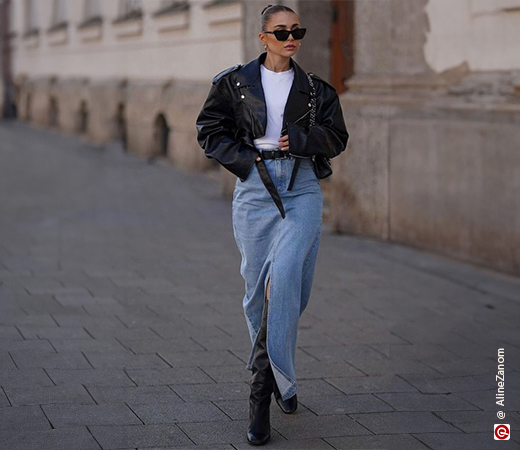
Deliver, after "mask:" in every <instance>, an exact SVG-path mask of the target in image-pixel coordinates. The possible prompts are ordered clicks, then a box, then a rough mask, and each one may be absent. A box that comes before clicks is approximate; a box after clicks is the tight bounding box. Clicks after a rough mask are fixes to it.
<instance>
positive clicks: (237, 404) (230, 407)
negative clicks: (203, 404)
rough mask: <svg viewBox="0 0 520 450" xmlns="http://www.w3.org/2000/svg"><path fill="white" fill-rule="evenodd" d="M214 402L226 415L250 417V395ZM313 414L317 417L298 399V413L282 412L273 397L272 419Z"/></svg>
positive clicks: (236, 417)
mask: <svg viewBox="0 0 520 450" xmlns="http://www.w3.org/2000/svg"><path fill="white" fill-rule="evenodd" d="M213 403H214V404H215V405H216V406H217V407H218V408H219V409H220V410H221V411H223V412H224V413H225V414H226V416H228V417H230V418H231V419H232V420H246V419H248V418H249V397H248V396H245V397H244V398H242V399H240V400H216V401H213ZM309 414H310V415H311V416H313V417H315V414H314V413H313V412H312V411H311V410H309V409H308V408H307V407H305V405H303V404H302V403H300V402H299V401H298V409H297V412H296V413H293V414H291V415H290V416H288V415H286V414H285V413H283V412H282V410H281V409H280V407H279V406H278V404H277V403H276V400H275V398H274V396H272V398H271V407H270V415H271V420H274V419H275V418H276V420H278V421H280V420H282V421H283V420H284V419H288V420H293V419H291V418H290V417H302V416H304V415H309Z"/></svg>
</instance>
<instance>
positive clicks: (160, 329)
mask: <svg viewBox="0 0 520 450" xmlns="http://www.w3.org/2000/svg"><path fill="white" fill-rule="evenodd" d="M150 328H151V329H152V330H154V331H155V332H156V333H157V334H158V335H159V336H161V337H163V338H164V339H174V338H179V337H181V338H182V337H184V338H185V337H203V338H207V337H215V336H220V337H223V338H225V337H228V336H229V334H227V333H229V331H228V330H226V332H224V331H223V330H222V329H221V328H218V327H217V326H215V325H208V326H204V327H197V326H194V325H192V324H190V323H187V322H185V321H184V323H182V324H179V323H178V322H175V323H171V322H170V321H169V323H165V324H162V323H157V321H155V323H151V324H150ZM246 337H247V335H246Z"/></svg>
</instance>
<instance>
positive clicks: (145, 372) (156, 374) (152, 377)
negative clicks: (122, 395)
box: [126, 367, 215, 386]
mask: <svg viewBox="0 0 520 450" xmlns="http://www.w3.org/2000/svg"><path fill="white" fill-rule="evenodd" d="M126 373H127V374H128V376H129V377H130V378H131V379H132V380H133V381H134V382H135V384H137V385H138V386H143V385H158V384H183V383H190V384H191V383H193V384H200V383H209V384H215V381H214V380H212V379H211V378H210V377H209V376H208V375H207V374H206V373H204V372H203V371H202V370H201V369H199V368H198V367H176V368H174V369H154V368H146V369H127V370H126Z"/></svg>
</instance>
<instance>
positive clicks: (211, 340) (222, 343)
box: [191, 336, 251, 350]
mask: <svg viewBox="0 0 520 450" xmlns="http://www.w3.org/2000/svg"><path fill="white" fill-rule="evenodd" d="M191 339H193V340H194V341H195V342H197V343H198V344H199V345H200V346H202V348H203V349H204V350H241V349H248V350H251V341H250V340H249V339H243V340H239V341H238V340H237V339H236V338H234V337H232V336H195V337H192V338H191Z"/></svg>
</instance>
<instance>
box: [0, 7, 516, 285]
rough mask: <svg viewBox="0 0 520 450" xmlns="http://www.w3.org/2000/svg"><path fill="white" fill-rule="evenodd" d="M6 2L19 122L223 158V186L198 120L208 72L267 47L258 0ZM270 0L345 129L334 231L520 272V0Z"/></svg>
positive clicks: (186, 159) (204, 162)
mask: <svg viewBox="0 0 520 450" xmlns="http://www.w3.org/2000/svg"><path fill="white" fill-rule="evenodd" d="M4 2H7V3H8V4H9V8H8V12H7V22H9V25H8V28H9V32H8V33H3V34H2V36H4V38H3V40H4V44H5V45H8V47H9V49H10V52H11V61H10V72H11V74H10V75H11V79H12V81H11V83H12V85H13V87H14V89H13V92H14V102H15V104H16V110H17V114H18V118H19V119H20V120H27V121H30V122H31V123H33V124H34V125H35V126H40V127H55V128H57V129H59V130H61V131H62V132H64V133H78V134H83V135H84V136H86V137H87V138H88V139H89V140H90V141H92V142H95V143H103V142H107V141H109V140H112V139H122V140H123V141H124V142H125V143H126V148H127V150H128V151H130V152H132V153H136V154H140V155H144V156H157V155H162V156H165V157H167V158H168V159H169V160H171V161H172V163H174V164H176V165H178V166H180V167H184V168H186V169H188V170H208V169H216V170H217V172H216V173H218V174H219V177H220V178H221V180H222V191H223V193H225V194H226V195H229V194H230V193H231V189H232V186H233V182H234V181H235V178H234V176H232V174H230V173H228V172H226V171H224V170H220V168H219V167H218V164H216V162H215V161H214V160H208V159H207V158H205V156H204V155H203V152H202V151H201V149H200V147H198V145H197V142H196V139H195V127H194V121H195V118H196V116H197V114H198V112H199V110H200V107H201V105H202V102H203V101H204V99H205V97H206V95H207V92H208V89H209V80H210V79H211V77H212V76H213V75H214V74H215V73H217V72H219V71H220V70H222V69H224V68H226V67H229V66H231V65H234V64H236V63H237V62H242V63H243V62H247V61H249V60H250V59H252V58H254V57H256V56H258V54H259V53H260V52H261V51H263V47H261V46H260V42H259V40H258V32H259V29H260V28H259V27H260V11H261V10H262V9H263V7H264V6H265V5H266V4H267V3H268V2H258V1H240V0H231V1H230V0H198V1H196V0H189V1H169V0H166V1H164V0H146V1H139V0H103V1H102V0H4ZM272 3H275V2H272ZM280 3H284V4H286V5H287V6H290V7H292V8H293V9H294V10H295V11H296V12H297V13H298V14H299V16H300V19H301V22H302V25H303V26H306V27H307V28H308V33H307V36H306V37H305V40H304V41H303V43H302V48H301V50H300V51H299V52H298V54H297V55H296V56H295V59H296V60H297V61H298V63H299V64H300V65H302V67H304V68H305V69H306V70H308V71H314V72H316V73H317V74H319V75H320V76H322V77H323V78H325V79H328V80H329V81H330V82H331V83H332V84H334V86H335V87H336V89H337V91H338V94H339V95H340V98H341V103H342V107H343V112H344V115H345V119H346V122H347V128H348V130H349V132H350V140H349V144H348V148H347V151H346V152H345V153H344V154H343V155H341V156H340V157H338V158H336V159H334V160H333V169H334V175H333V176H332V177H331V178H330V179H327V180H323V181H322V186H323V188H324V192H325V194H326V211H327V218H326V220H329V221H330V223H331V225H332V227H333V229H334V230H336V231H338V232H345V233H351V234H356V235H361V236H367V237H371V238H377V239H381V240H389V241H393V242H399V243H403V244H406V245H410V246H413V247H417V248H422V249H427V250H431V251H433V252H437V253H441V254H444V255H448V256H451V257H455V258H459V259H462V260H465V261H468V262H472V263H476V264H480V265H483V266H486V267H490V268H493V269H498V270H502V271H504V272H507V273H512V274H516V275H520V152H519V151H518V150H517V149H518V146H519V142H520V139H519V138H520V127H519V121H520V114H519V113H520V53H519V52H518V51H517V49H516V47H517V46H516V45H514V43H515V42H518V40H519V38H520V5H519V4H518V0H457V2H453V1H452V0H379V1H377V2H375V1H371V0H312V1H308V0H288V1H286V2H280ZM3 6H4V9H7V8H5V4H4V5H3ZM0 11H1V10H0ZM5 36H7V37H5ZM5 39H7V44H6V43H5ZM4 78H5V77H4ZM4 81H5V80H4ZM3 85H4V86H5V82H4V83H3ZM3 90H4V91H5V88H3ZM4 98H5V96H2V100H0V101H2V102H4V103H5V100H3V99H4ZM3 110H5V108H3Z"/></svg>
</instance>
